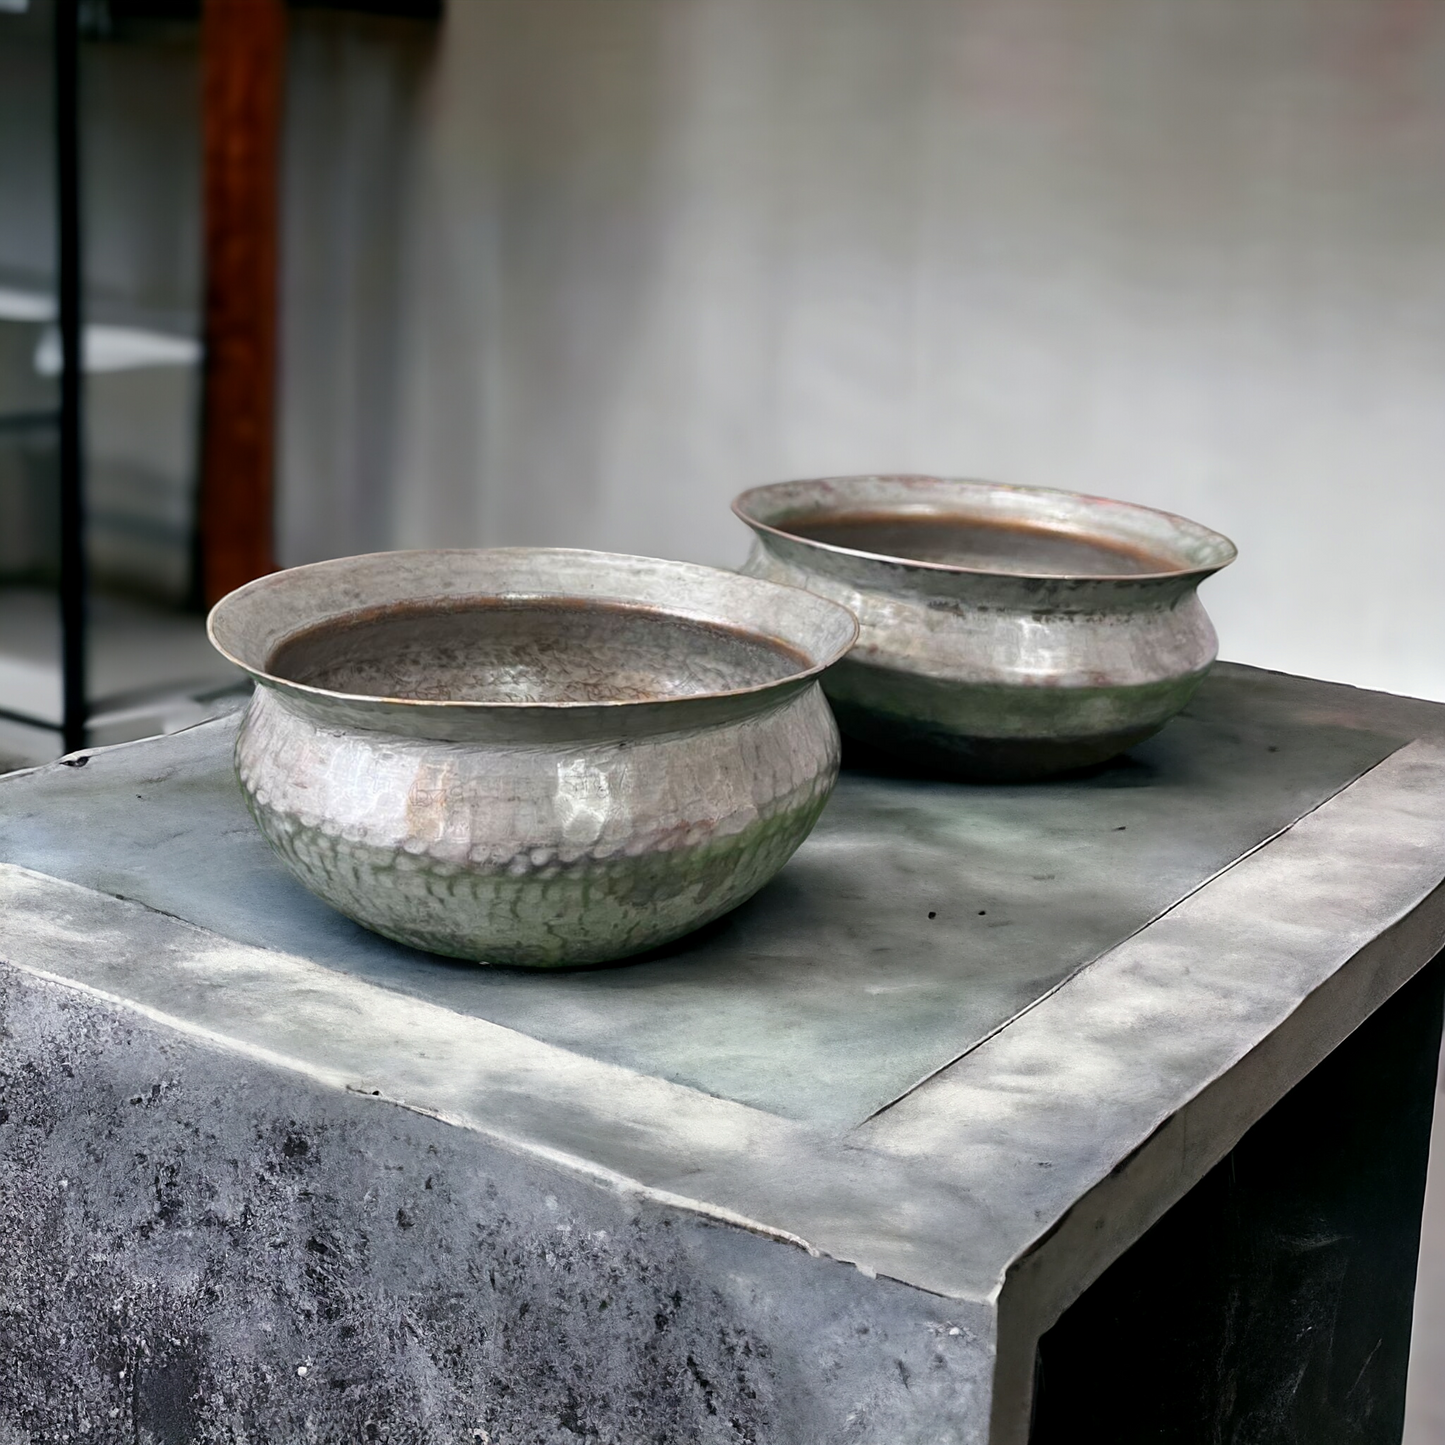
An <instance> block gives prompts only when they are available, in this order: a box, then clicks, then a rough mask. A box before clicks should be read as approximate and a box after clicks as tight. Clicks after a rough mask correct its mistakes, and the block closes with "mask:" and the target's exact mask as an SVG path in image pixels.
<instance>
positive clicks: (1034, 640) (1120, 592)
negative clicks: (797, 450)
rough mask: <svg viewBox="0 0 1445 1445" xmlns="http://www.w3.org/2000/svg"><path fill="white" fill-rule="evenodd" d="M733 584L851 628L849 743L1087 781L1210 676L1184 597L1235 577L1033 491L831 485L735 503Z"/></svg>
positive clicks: (957, 484) (1194, 614) (1189, 600)
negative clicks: (738, 577) (831, 606)
mask: <svg viewBox="0 0 1445 1445" xmlns="http://www.w3.org/2000/svg"><path fill="white" fill-rule="evenodd" d="M733 510H734V511H735V512H736V513H737V515H738V516H739V517H740V518H742V520H743V521H744V522H746V523H747V524H748V526H750V527H751V528H752V529H753V531H754V533H755V534H756V540H755V542H754V544H753V549H752V553H751V555H750V556H749V558H748V560H747V563H746V564H745V566H744V568H743V570H744V572H745V573H747V574H749V575H751V576H754V577H760V578H767V579H769V580H772V581H775V582H784V583H791V584H793V585H795V586H800V587H807V588H809V589H810V590H812V591H814V592H816V593H818V594H819V595H820V596H823V597H828V598H831V599H832V600H833V601H835V602H839V603H841V604H843V605H844V606H845V607H848V608H849V609H851V610H852V611H853V612H854V613H855V614H856V615H857V617H858V620H859V623H860V627H861V631H860V636H859V642H858V646H857V647H856V648H855V649H854V650H853V651H852V652H851V653H850V654H849V655H848V656H847V658H845V659H844V660H842V661H841V662H839V663H838V664H837V665H836V666H834V667H833V668H832V669H830V671H829V672H828V673H827V674H826V675H825V676H824V679H823V687H824V690H825V691H826V692H827V694H828V698H829V700H830V701H831V702H832V704H833V709H834V711H835V712H836V714H837V716H838V722H839V724H840V726H841V727H842V729H843V731H844V732H845V733H848V734H849V735H851V736H853V737H857V738H859V739H861V740H862V741H863V742H865V743H868V744H871V745H873V746H875V747H878V748H882V749H884V750H887V751H889V752H893V753H897V754H901V755H903V756H905V757H906V758H908V759H909V760H910V761H911V762H913V763H915V764H921V765H923V766H925V767H928V768H931V769H933V770H934V771H937V772H940V773H945V774H950V775H956V776H963V777H973V778H981V779H998V780H1004V779H1019V778H1032V777H1040V776H1044V775H1047V774H1050V773H1057V772H1061V771H1066V770H1070V769H1075V768H1081V767H1087V766H1089V765H1091V764H1096V763H1100V762H1103V761H1105V760H1106V759H1108V758H1111V757H1113V756H1114V755H1115V754H1117V753H1121V752H1123V751H1125V750H1126V749H1128V748H1130V747H1132V746H1133V745H1134V744H1136V743H1138V742H1142V741H1143V740H1144V739H1145V738H1147V737H1148V736H1150V734H1151V733H1154V732H1157V731H1158V729H1159V728H1161V727H1163V725H1164V724H1165V723H1166V722H1167V721H1168V720H1169V719H1170V718H1171V717H1173V716H1174V714H1175V713H1177V712H1178V711H1179V710H1180V709H1181V708H1182V707H1183V706H1184V705H1185V704H1186V703H1187V702H1188V701H1189V699H1190V697H1191V696H1192V695H1193V693H1194V690H1195V689H1196V688H1197V687H1198V686H1199V684H1200V682H1201V681H1202V680H1203V678H1204V676H1205V674H1206V673H1207V672H1208V670H1209V667H1210V665H1211V664H1212V663H1213V661H1214V657H1215V652H1216V648H1217V642H1216V638H1215V634H1214V628H1213V627H1212V626H1211V624H1210V621H1209V618H1208V617H1207V616H1206V615H1205V612H1204V608H1203V607H1202V606H1201V605H1200V602H1199V598H1198V596H1197V595H1196V592H1195V589H1196V588H1197V587H1198V586H1199V584H1200V583H1201V582H1202V581H1203V580H1204V579H1205V578H1206V577H1209V576H1211V575H1212V574H1213V573H1215V572H1217V571H1219V569H1220V568H1222V567H1226V566H1228V564H1229V563H1230V562H1232V561H1233V560H1234V556H1235V549H1234V544H1233V543H1232V542H1230V541H1229V540H1228V538H1226V537H1222V536H1220V534H1219V533H1218V532H1212V531H1210V530H1209V528H1207V527H1201V526H1199V525H1198V524H1197V523H1195V522H1190V521H1186V520H1185V519H1184V518H1183V517H1176V516H1173V515H1171V514H1170V513H1167V512H1158V511H1154V510H1153V509H1152V508H1148V507H1139V506H1134V505H1131V504H1129V503H1126V502H1113V501H1107V500H1105V499H1103V498H1100V497H1086V496H1080V495H1078V494H1077V493H1073V492H1061V491H1052V490H1047V489H1045V488H1042V487H1010V486H1003V485H1001V484H999V483H995V482H979V481H961V480H945V479H942V478H938V477H918V476H861V477H833V478H826V479H822V480H818V481H800V482H782V483H778V484H776V485H773V486H765V487H755V488H754V489H752V490H751V491H747V492H744V493H743V494H742V495H741V496H740V497H739V498H738V499H737V500H736V501H735V502H734V503H733Z"/></svg>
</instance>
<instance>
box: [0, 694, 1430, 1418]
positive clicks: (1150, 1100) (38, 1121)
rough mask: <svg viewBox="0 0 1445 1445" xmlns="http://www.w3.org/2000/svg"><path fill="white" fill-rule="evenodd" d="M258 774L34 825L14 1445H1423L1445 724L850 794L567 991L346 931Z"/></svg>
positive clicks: (66, 791)
mask: <svg viewBox="0 0 1445 1445" xmlns="http://www.w3.org/2000/svg"><path fill="white" fill-rule="evenodd" d="M234 728H235V720H234V719H223V720H221V721H219V722H216V723H212V724H207V725H205V726H203V727H201V728H197V729H194V730H192V731H191V732H189V733H185V734H180V735H176V736H174V737H171V738H165V739H157V740H154V741H149V742H145V743H140V744H133V745H129V746H127V747H124V748H118V749H112V750H108V751H103V752H98V753H94V754H90V755H88V756H78V757H76V758H73V759H70V760H67V761H66V762H64V763H61V764H57V765H55V766H53V767H50V768H46V769H41V770H38V771H36V772H33V773H29V774H22V775H17V776H15V777H12V778H9V779H5V780H3V781H0V860H3V861H0V961H3V962H0V1010H3V1012H0V1028H3V1031H4V1032H3V1035H0V1442H4V1445H11V1441H12V1440H13V1441H22V1440H23V1441H27V1442H29V1445H39V1442H41V1441H45V1442H49V1441H52V1440H60V1439H62V1438H67V1437H68V1438H70V1439H75V1440H79V1439H92V1440H102V1441H117V1442H120V1441H125V1442H134V1441H136V1440H154V1441H164V1442H172V1441H175V1442H180V1441H186V1442H195V1441H205V1442H211V1441H217V1442H219V1441H237V1442H239V1441H262V1440H264V1441H277V1440H288V1441H289V1440H306V1439H315V1440H318V1441H333V1440H335V1441H351V1440H367V1439H379V1440H390V1441H427V1442H431V1441H452V1440H457V1441H469V1442H470V1441H488V1442H492V1445H503V1442H507V1445H510V1442H519V1445H520V1442H523V1441H526V1442H532V1441H543V1442H566V1441H581V1440H586V1441H615V1442H634V1441H636V1442H642V1441H647V1442H662V1441H678V1442H682V1441H708V1442H711V1441H755V1442H759V1445H762V1442H769V1445H771V1442H814V1441H817V1442H823V1441H829V1442H831V1441H867V1442H879V1445H913V1442H919V1445H922V1442H930V1445H931V1442H940V1441H958V1442H970V1445H972V1442H984V1441H989V1442H994V1445H1024V1442H1026V1441H1028V1440H1030V1438H1032V1439H1033V1440H1034V1442H1035V1445H1048V1442H1051V1441H1054V1440H1057V1439H1060V1438H1063V1437H1064V1436H1068V1435H1070V1434H1071V1433H1072V1435H1073V1436H1074V1437H1075V1438H1082V1436H1081V1435H1080V1434H1079V1432H1080V1431H1081V1430H1082V1429H1083V1426H1084V1424H1085V1423H1086V1422H1090V1421H1092V1422H1094V1423H1095V1424H1096V1425H1098V1429H1103V1428H1104V1426H1103V1424H1100V1423H1099V1422H1109V1423H1110V1428H1112V1429H1113V1431H1114V1434H1113V1436H1112V1437H1111V1438H1117V1439H1120V1440H1125V1439H1138V1440H1141V1441H1142V1440H1152V1439H1160V1438H1177V1439H1180V1440H1194V1439H1198V1440H1200V1441H1204V1440H1213V1439H1215V1438H1230V1437H1231V1436H1230V1432H1231V1430H1232V1429H1235V1424H1237V1423H1238V1422H1240V1421H1244V1420H1248V1421H1251V1422H1254V1423H1253V1424H1251V1425H1250V1429H1252V1430H1254V1433H1252V1434H1247V1438H1251V1439H1256V1438H1257V1439H1261V1440H1271V1439H1279V1440H1281V1441H1284V1440H1291V1439H1296V1438H1301V1439H1302V1438H1325V1437H1324V1436H1322V1435H1321V1434H1320V1431H1321V1430H1322V1429H1325V1428H1326V1427H1325V1425H1324V1424H1322V1423H1321V1422H1344V1423H1342V1424H1340V1433H1338V1434H1337V1435H1329V1437H1328V1438H1332V1439H1334V1438H1338V1439H1341V1440H1361V1441H1366V1440H1368V1441H1376V1440H1379V1441H1385V1440H1389V1439H1392V1438H1397V1437H1398V1429H1399V1418H1400V1410H1401V1408H1402V1402H1403V1361H1404V1358H1405V1355H1404V1352H1405V1351H1406V1350H1407V1349H1408V1325H1409V1307H1410V1282H1411V1280H1412V1279H1413V1255H1414V1249H1415V1236H1416V1234H1417V1232H1418V1223H1419V1212H1420V1194H1421V1189H1422V1187H1423V1177H1424V1165H1425V1159H1424V1148H1425V1145H1426V1143H1427V1141H1428V1128H1429V1125H1428V1118H1429V1113H1428V1111H1429V1103H1430V1084H1431V1079H1432V1078H1433V1061H1434V1053H1435V1050H1436V1048H1437V1047H1438V1038H1439V1015H1440V1009H1439V993H1440V987H1441V985H1440V980H1439V978H1438V977H1437V973H1438V970H1427V969H1425V965H1426V964H1428V963H1429V961H1430V960H1431V959H1432V958H1433V957H1434V956H1435V954H1436V953H1437V952H1438V951H1439V950H1440V948H1441V945H1442V943H1445V893H1442V891H1441V881H1442V878H1445V709H1441V708H1436V707H1433V706H1430V705H1427V704H1421V703H1414V702H1410V701H1406V700H1402V699H1393V698H1385V697H1379V696H1373V695H1370V694H1363V693H1358V692H1353V691H1351V690H1349V689H1344V688H1336V687H1329V686H1325V685H1323V684H1316V683H1309V682H1305V681H1302V680H1299V679H1290V678H1283V677H1278V676H1274V675H1270V674H1262V673H1257V672H1251V671H1248V670H1246V669H1240V668H1228V667H1226V668H1221V669H1220V670H1219V671H1218V672H1217V674H1216V675H1215V676H1214V677H1213V678H1212V679H1211V681H1210V682H1209V683H1208V684H1207V686H1206V688H1205V689H1204V690H1203V692H1202V693H1201V694H1200V696H1199V699H1198V700H1197V702H1196V703H1195V704H1194V705H1193V706H1191V708H1190V710H1189V712H1188V714H1187V715H1186V716H1185V717H1183V718H1180V719H1179V720H1177V721H1176V722H1175V723H1173V724H1171V725H1170V727H1169V728H1168V729H1166V730H1165V732H1164V733H1163V734H1161V736H1160V737H1159V738H1158V739H1156V740H1154V741H1153V742H1151V743H1149V744H1147V745H1145V746H1144V747H1143V748H1140V749H1138V750H1137V751H1136V752H1135V754H1134V755H1133V757H1132V758H1130V759H1126V760H1123V761H1121V762H1119V763H1117V764H1115V765H1112V766H1110V767H1108V768H1105V769H1102V770H1100V771H1099V772H1097V773H1095V774H1094V775H1092V776H1090V777H1087V778H1078V779H1071V780H1066V781H1062V782H1056V783H1051V784H1045V785H1035V786H1032V787H1012V788H1005V787H999V788H981V787H969V786H966V785H947V784H938V783H929V782H925V781H921V780H916V779H910V778H906V777H901V776H894V775H887V774H884V773H874V772H868V771H866V770H862V769H855V770H852V771H850V772H847V773H845V776H844V779H843V782H842V783H841V784H840V788H839V791H838V794H837V795H836V797H835V799H834V801H833V802H832V803H831V804H830V806H829V809H828V811H827V813H826V814H825V816H824V819H823V821H822V823H821V824H820V825H819V828H818V830H817V832H816V833H815V835H814V837H813V838H812V839H811V840H810V841H809V842H808V843H807V844H806V845H805V846H804V848H803V849H802V850H801V851H800V852H799V854H798V855H797V857H796V858H795V859H794V860H793V862H792V863H790V864H789V866H788V867H787V868H786V869H785V870H784V872H783V874H782V875H781V876H780V877H779V878H778V879H777V880H776V881H775V882H774V883H773V884H772V885H770V887H769V888H767V889H766V890H764V892H763V893H762V894H760V895H759V896H758V897H757V898H756V899H754V900H753V901H752V902H751V903H749V904H748V905H746V906H745V907H744V908H743V909H741V910H739V911H738V912H737V913H736V914H734V915H732V916H730V917H729V918H728V919H725V920H723V921H722V922H721V923H719V924H717V925H714V926H713V927H712V928H710V929H708V930H705V931H704V933H703V934H701V935H699V936H697V937H695V938H694V939H691V940H687V941H685V942H684V943H683V944H681V945H679V946H677V947H675V948H673V949H671V950H669V951H667V952H666V953H665V954H663V955H659V956H656V957H652V958H648V959H645V960H643V961H641V962H638V963H635V964H632V965H628V966H625V967H622V968H618V969H611V970H599V971H594V972H588V973H581V974H572V975H554V976H540V975H531V974H525V973H519V972H510V971H504V970H497V969H486V968H478V967H472V966H463V965H458V964H456V963H452V962H448V961H445V960H438V959H434V958H430V957H427V956H425V955H420V954H416V953H411V952H408V951H407V950H405V949H401V948H397V947H395V946H393V945H391V944H388V943H386V942H385V941H384V940H381V939H378V938H375V937H374V936H372V935H370V934H367V933H365V932H364V931H362V930H360V929H358V928H356V927H355V926H354V925H351V924H350V923H348V922H347V921H346V920H345V919H342V918H340V917H339V916H338V915H335V914H333V913H331V912H330V911H329V910H328V909H326V908H325V907H324V905H322V904H320V903H318V902H317V901H316V900H314V899H312V898H311V897H310V896H309V895H307V894H306V893H304V891H302V890H301V889H300V888H299V887H298V886H297V885H295V884H294V883H293V882H292V881H291V879H290V878H289V876H288V875H287V874H286V873H285V871H284V870H283V869H282V868H281V866H280V864H279V863H277V862H276V861H275V860H274V859H273V858H272V857H271V855H270V854H269V853H268V852H267V851H266V849H265V846H264V844H263V843H262V842H261V840H260V838H259V835H257V834H256V832H255V830H254V827H253V826H252V824H251V822H250V820H249V818H248V816H247V815H246V813H245V810H244V807H243V805H242V804H241V801H240V797H239V793H238V792H237V790H236V788H235V784H234V781H233V780H232V778H231V777H230V773H229V751H230V746H231V741H232V738H233V736H234ZM1422 970H1425V971H1424V972H1423V973H1422ZM1417 976H1418V977H1417ZM1412 980H1414V981H1413V982H1412ZM1367 1020H1368V1021H1370V1022H1368V1023H1366V1021H1367ZM1361 1025H1365V1027H1361ZM1231 1281H1232V1283H1231ZM1361 1310H1364V1313H1363V1314H1362V1313H1361ZM1331 1311H1333V1313H1331ZM1347 1317H1348V1320H1349V1321H1352V1322H1353V1323H1350V1324H1348V1325H1347V1326H1342V1325H1339V1324H1338V1321H1340V1320H1344V1319H1346V1318H1347ZM1327 1318H1328V1319H1330V1320H1334V1321H1336V1327H1335V1329H1334V1333H1333V1334H1332V1335H1331V1336H1330V1341H1331V1343H1330V1346H1329V1348H1326V1349H1323V1350H1322V1351H1320V1350H1316V1352H1315V1353H1313V1354H1312V1353H1311V1349H1312V1348H1314V1347H1313V1346H1310V1345H1308V1344H1307V1343H1306V1344H1301V1343H1300V1340H1301V1339H1303V1338H1304V1337H1303V1336H1302V1335H1300V1334H1299V1332H1300V1331H1310V1330H1315V1331H1317V1330H1318V1329H1320V1328H1321V1327H1322V1323H1321V1322H1322V1321H1325V1320H1326V1319H1327ZM1292 1332H1293V1333H1292ZM1367 1337H1368V1338H1367ZM1241 1341H1247V1342H1248V1343H1247V1344H1241V1343H1240V1342H1241ZM1291 1342H1292V1343H1291ZM1231 1350H1232V1351H1233V1352H1234V1353H1233V1354H1231V1353H1230V1352H1231ZM1231 1361H1232V1363H1231ZM1213 1362H1223V1363H1220V1364H1219V1368H1218V1369H1215V1368H1214V1363H1213ZM1346 1376H1349V1378H1346ZM1291 1381H1293V1382H1294V1384H1293V1386H1292V1385H1291V1383H1290V1382H1291ZM1300 1382H1303V1384H1301V1383H1300ZM1151 1392H1152V1393H1151ZM1121 1400H1127V1401H1128V1402H1129V1408H1128V1410H1123V1409H1122V1408H1121V1407H1120V1403H1119V1402H1120V1401H1121ZM1251 1412H1252V1413H1251ZM1271 1412H1272V1413H1271ZM1261 1421H1262V1422H1264V1423H1262V1424H1261V1423H1259V1422H1261ZM1121 1422H1122V1423H1121ZM1206 1422H1208V1423H1206ZM1221 1422H1222V1423H1221ZM1231 1422H1235V1424H1231ZM1256 1425H1258V1428H1257V1429H1256V1428H1255V1426H1256ZM1241 1428H1242V1427H1241ZM1331 1428H1332V1427H1331ZM1221 1430H1222V1431H1223V1432H1224V1433H1223V1435H1220V1433H1219V1432H1220V1431H1221ZM1392 1430H1393V1431H1394V1434H1393V1435H1392V1434H1391V1431H1392ZM1129 1431H1133V1433H1132V1434H1130V1433H1129ZM1211 1431H1212V1432H1213V1433H1210V1432H1211ZM1031 1432H1032V1437H1031ZM1170 1432H1172V1433H1170ZM1191 1432H1193V1433H1191ZM1261 1432H1263V1433H1261ZM1271 1432H1273V1433H1271ZM1291 1432H1292V1433H1291ZM1311 1432H1313V1433H1311ZM1094 1433H1095V1434H1097V1433H1098V1431H1097V1430H1096V1431H1095V1432H1094ZM1235 1433H1238V1432H1237V1430H1236V1432H1235ZM1239 1438H1246V1436H1245V1435H1240V1436H1239Z"/></svg>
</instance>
